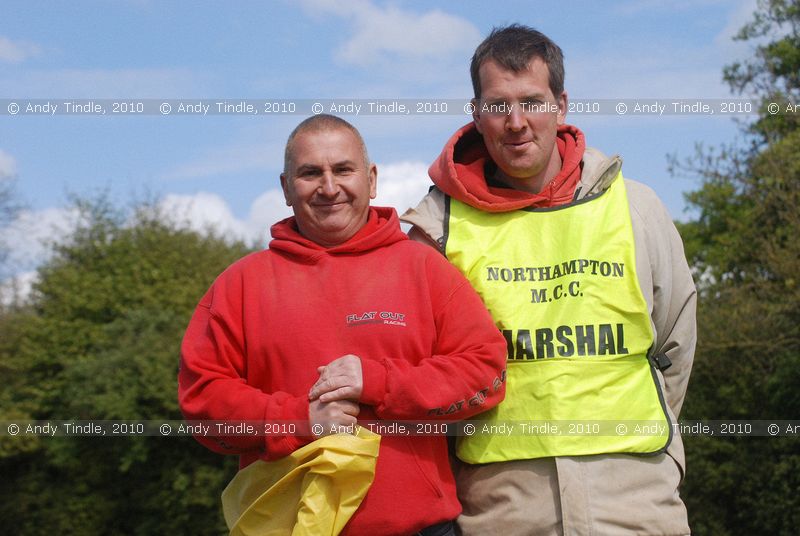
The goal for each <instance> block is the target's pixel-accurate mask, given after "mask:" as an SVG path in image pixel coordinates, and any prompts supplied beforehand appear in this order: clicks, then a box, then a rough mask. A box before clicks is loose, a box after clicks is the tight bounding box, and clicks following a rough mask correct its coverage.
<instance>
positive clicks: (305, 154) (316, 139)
mask: <svg viewBox="0 0 800 536" xmlns="http://www.w3.org/2000/svg"><path fill="white" fill-rule="evenodd" d="M360 155H361V142H360V140H359V138H358V136H356V134H355V133H354V132H352V131H351V130H350V129H349V128H346V127H333V128H314V129H309V130H304V131H301V132H298V133H297V135H296V136H295V139H294V140H293V142H292V144H291V158H292V160H293V161H294V164H295V167H297V166H301V165H303V164H309V163H314V162H312V161H319V162H317V163H323V162H344V161H350V160H352V161H358V160H360V159H361V157H360Z"/></svg>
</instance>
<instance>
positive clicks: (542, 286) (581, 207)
mask: <svg viewBox="0 0 800 536" xmlns="http://www.w3.org/2000/svg"><path fill="white" fill-rule="evenodd" d="M446 209H447V210H446V214H447V215H446V218H445V221H446V227H445V237H444V239H445V253H446V255H447V257H448V259H449V260H450V261H451V262H452V263H453V264H454V265H455V266H456V267H457V268H459V269H460V270H461V272H462V273H463V274H464V275H465V276H466V277H467V279H469V281H470V282H471V283H472V285H473V286H474V287H475V290H477V291H478V293H479V294H480V295H481V297H482V298H483V301H484V303H485V304H486V307H487V308H488V309H489V312H490V313H491V314H492V318H494V320H495V323H496V325H497V327H498V328H499V329H500V330H501V331H502V333H503V335H504V336H505V338H506V342H507V344H508V369H507V386H506V398H505V400H504V401H503V402H502V403H501V404H500V405H499V406H496V407H495V408H493V409H491V410H489V411H487V412H485V413H483V414H481V415H479V416H478V417H476V418H475V419H474V420H473V421H472V423H471V424H472V425H473V426H474V427H473V428H471V430H474V434H473V435H471V436H466V437H461V438H459V442H458V445H457V450H456V452H457V454H458V457H459V458H461V459H462V460H463V461H466V462H468V463H488V462H496V461H505V460H518V459H530V458H541V457H548V456H577V455H591V454H604V453H614V452H627V453H641V454H645V453H658V452H661V451H663V450H664V449H665V448H666V447H667V445H668V444H669V441H670V439H671V437H672V427H671V424H670V422H669V417H668V415H667V411H666V406H665V403H664V397H663V394H662V393H661V388H660V385H659V383H658V378H657V376H656V372H655V368H654V366H653V365H652V364H651V361H650V359H649V358H648V354H649V351H650V349H651V347H652V345H653V331H652V327H651V324H650V315H649V312H648V307H647V303H646V302H645V299H644V296H643V295H642V291H641V288H640V286H639V281H638V278H637V276H636V253H635V246H634V238H633V228H632V225H631V217H630V211H629V207H628V199H627V193H626V190H625V185H624V182H623V180H622V175H621V174H619V175H617V177H616V179H615V180H614V181H613V183H612V184H611V186H610V187H609V188H608V189H607V190H605V191H604V192H603V193H601V194H598V195H595V196H592V197H590V198H585V199H582V200H579V201H577V202H574V203H572V204H569V205H566V206H561V207H554V208H548V209H526V210H516V211H512V212H504V213H488V212H484V211H481V210H478V209H475V208H473V207H470V206H469V205H467V204H465V203H462V202H460V201H458V200H455V199H452V198H449V197H448V198H447V205H446Z"/></svg>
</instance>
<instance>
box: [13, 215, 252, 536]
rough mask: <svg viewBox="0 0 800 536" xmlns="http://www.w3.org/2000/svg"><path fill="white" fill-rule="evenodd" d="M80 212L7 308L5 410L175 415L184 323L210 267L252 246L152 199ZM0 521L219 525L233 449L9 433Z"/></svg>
mask: <svg viewBox="0 0 800 536" xmlns="http://www.w3.org/2000/svg"><path fill="white" fill-rule="evenodd" d="M76 206H77V208H78V209H79V210H80V213H81V215H82V223H81V225H80V226H79V227H78V229H77V230H76V231H75V232H74V233H73V235H72V236H71V238H70V239H69V240H68V241H67V242H65V243H61V244H58V245H56V246H55V255H54V256H53V258H52V259H51V260H50V261H49V262H47V263H46V264H45V265H44V266H42V267H41V268H40V269H39V281H38V283H37V284H36V285H35V288H34V293H33V297H32V299H31V303H30V305H29V306H26V307H24V308H17V309H14V310H11V311H6V312H5V313H4V314H2V315H0V373H2V378H3V382H2V384H0V407H2V415H3V418H4V419H42V420H45V419H51V420H72V419H75V420H78V419H119V420H124V419H143V420H144V419H169V420H172V419H180V418H181V415H180V411H179V409H178V406H177V400H176V396H177V379H176V378H177V366H178V356H179V348H180V341H181V338H182V336H183V331H184V330H185V328H186V325H187V324H188V322H189V318H190V316H191V314H192V311H193V310H194V307H195V305H196V303H197V302H198V301H199V299H200V297H201V296H202V295H203V293H204V292H205V291H206V289H207V288H208V287H209V285H210V284H211V282H212V281H213V279H214V277H216V275H218V274H219V273H220V272H221V271H222V270H224V269H225V268H226V267H227V266H228V265H229V264H230V263H232V262H233V261H234V260H236V259H238V258H240V257H242V256H243V255H245V254H246V253H248V252H249V249H248V248H246V247H245V246H244V245H243V244H241V243H236V244H230V243H227V242H226V241H225V240H223V239H221V238H219V237H215V236H201V235H199V234H197V233H195V232H193V231H190V230H188V229H186V228H183V227H181V226H180V225H177V224H175V223H171V222H170V221H169V220H168V219H167V218H166V217H165V216H164V215H163V214H160V213H158V211H157V210H155V209H154V208H153V206H149V205H146V204H143V205H141V206H139V207H138V208H136V209H135V210H134V211H133V214H127V213H125V212H124V211H121V210H118V209H115V208H114V207H113V206H111V205H110V204H109V203H108V202H107V201H105V200H103V199H99V200H94V201H86V200H79V201H77V202H76ZM2 440H3V441H1V442H0V473H2V474H3V475H4V477H3V485H2V487H0V525H2V526H6V527H15V529H14V533H15V534H19V535H39V534H46V533H53V534H76V535H81V534H86V535H90V534H91V535H95V534H135V535H151V534H170V533H171V534H187V535H188V534H192V535H195V534H221V533H223V532H224V531H225V529H224V523H223V521H222V515H221V509H220V500H219V494H220V491H221V490H222V489H223V488H224V486H225V484H226V483H227V481H229V480H230V478H231V477H232V475H233V474H234V472H235V468H236V460H235V459H233V458H231V459H224V458H222V457H220V456H218V455H216V454H213V453H211V452H208V451H206V450H205V449H204V448H203V447H202V446H200V445H199V444H197V443H196V442H195V441H194V440H193V439H191V438H160V437H136V438H124V437H114V438H100V437H56V438H44V437H31V436H28V437H25V436H20V437H19V438H11V437H4V438H2Z"/></svg>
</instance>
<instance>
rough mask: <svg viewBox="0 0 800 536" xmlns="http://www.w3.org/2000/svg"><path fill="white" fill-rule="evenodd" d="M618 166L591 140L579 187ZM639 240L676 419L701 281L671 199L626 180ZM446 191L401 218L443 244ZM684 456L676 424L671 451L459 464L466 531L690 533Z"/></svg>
mask: <svg viewBox="0 0 800 536" xmlns="http://www.w3.org/2000/svg"><path fill="white" fill-rule="evenodd" d="M621 166H622V161H621V160H620V158H619V157H613V158H606V157H605V156H604V155H603V154H602V153H600V152H599V151H597V150H594V149H591V148H587V149H586V152H585V154H584V157H583V171H582V174H581V181H580V184H579V185H578V187H579V188H580V190H579V193H578V197H579V198H582V197H585V196H587V195H589V194H593V193H597V192H600V191H602V190H604V189H606V188H608V186H609V185H610V184H611V182H612V181H613V179H614V177H615V176H616V175H617V172H618V171H619V169H620V168H621ZM625 184H626V187H627V191H628V202H629V204H630V212H631V219H632V222H633V232H634V239H635V245H636V270H637V275H638V277H639V282H640V284H641V286H642V293H643V294H644V297H645V300H646V301H647V305H648V307H649V308H650V318H651V323H652V326H653V332H654V335H655V351H656V352H665V353H666V354H667V356H668V357H669V359H670V361H671V362H672V366H671V367H669V368H668V369H667V370H666V371H664V372H663V374H662V373H661V372H660V371H659V372H658V378H659V381H660V382H661V387H662V390H663V392H664V395H665V398H666V401H667V405H668V409H669V412H670V419H671V421H672V422H673V423H676V422H678V421H677V417H678V416H679V414H680V410H681V406H682V405H683V400H684V397H685V395H686V386H687V383H688V381H689V373H690V371H691V368H692V360H693V357H694V348H695V342H696V338H697V333H696V325H695V306H696V291H695V287H694V282H693V281H692V276H691V273H690V271H689V267H688V265H687V263H686V258H685V256H684V252H683V244H682V242H681V238H680V236H679V235H678V232H677V230H676V228H675V225H674V224H673V222H672V219H671V218H670V216H669V214H668V213H667V210H666V208H665V207H664V205H663V204H662V203H661V201H660V200H659V199H658V197H657V196H656V195H655V193H654V192H653V191H652V190H651V189H650V188H648V187H647V186H645V185H643V184H641V183H638V182H635V181H630V180H627V179H626V180H625ZM444 203H445V199H444V194H443V193H442V192H441V191H440V190H438V189H436V188H434V189H433V190H432V191H431V192H430V193H429V194H428V195H427V196H425V198H423V200H422V201H421V202H420V203H419V205H418V206H417V207H416V208H413V209H409V210H408V211H406V213H405V214H403V216H402V217H401V219H402V220H403V221H405V222H407V223H410V224H412V225H413V226H414V228H412V230H411V233H410V236H411V237H412V238H415V239H417V240H420V241H424V242H429V243H430V242H431V241H432V242H434V243H436V244H439V245H441V243H442V236H443V229H444V227H443V220H444V217H445V213H444ZM684 470H685V458H684V450H683V441H682V440H681V437H680V434H679V433H677V431H676V432H675V433H674V435H673V440H672V443H671V444H670V446H669V447H668V449H667V452H666V454H661V455H656V456H632V455H624V454H615V455H598V456H582V457H557V458H542V459H535V460H518V461H512V462H503V463H493V464H486V465H470V464H465V463H460V462H458V463H457V464H456V479H457V485H458V489H459V498H460V500H461V502H462V504H463V507H464V513H463V514H462V515H461V517H460V518H459V525H460V527H461V529H462V531H463V534H464V535H466V536H469V535H473V534H474V535H479V534H480V535H491V534H498V535H500V534H502V535H503V536H515V535H520V536H522V535H525V536H529V535H539V534H542V535H549V534H567V535H602V536H607V535H615V534H688V533H689V526H688V521H687V516H686V508H685V506H684V504H683V502H682V501H681V499H680V496H679V494H678V486H679V484H680V482H681V480H682V478H683V474H684Z"/></svg>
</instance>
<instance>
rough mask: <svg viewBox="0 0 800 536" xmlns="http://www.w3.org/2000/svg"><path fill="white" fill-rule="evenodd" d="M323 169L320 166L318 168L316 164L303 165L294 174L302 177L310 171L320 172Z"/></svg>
mask: <svg viewBox="0 0 800 536" xmlns="http://www.w3.org/2000/svg"><path fill="white" fill-rule="evenodd" d="M321 169H322V168H321V167H320V166H316V165H314V164H301V165H300V166H298V167H297V169H295V171H294V174H295V175H300V174H301V173H305V172H308V171H319V170H321Z"/></svg>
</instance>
